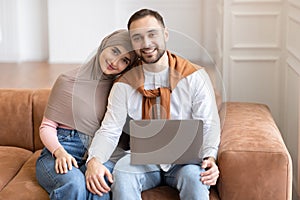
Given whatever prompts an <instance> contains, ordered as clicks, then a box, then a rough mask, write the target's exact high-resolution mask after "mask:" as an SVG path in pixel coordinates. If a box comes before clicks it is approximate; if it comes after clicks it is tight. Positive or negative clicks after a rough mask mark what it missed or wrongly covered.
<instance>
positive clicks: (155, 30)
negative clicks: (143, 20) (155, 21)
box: [131, 29, 159, 37]
mask: <svg viewBox="0 0 300 200" xmlns="http://www.w3.org/2000/svg"><path fill="white" fill-rule="evenodd" d="M158 30H159V29H150V30H148V31H147V33H153V32H158ZM141 35H142V34H141V33H134V34H132V35H131V37H136V36H141Z"/></svg>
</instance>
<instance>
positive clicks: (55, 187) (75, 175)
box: [36, 148, 87, 200]
mask: <svg viewBox="0 0 300 200" xmlns="http://www.w3.org/2000/svg"><path fill="white" fill-rule="evenodd" d="M54 166H55V158H53V157H52V155H51V153H50V152H49V151H48V150H47V149H46V148H44V149H43V151H42V153H41V156H40V157H39V158H38V160H37V163H36V178H37V180H38V182H39V184H40V185H41V186H42V187H43V188H44V189H45V190H46V191H47V192H48V193H49V195H50V199H78V200H79V199H86V197H87V190H86V186H85V176H84V174H83V173H82V172H81V171H80V169H77V168H75V167H73V168H72V170H71V171H68V173H66V174H57V173H56V171H55V169H54Z"/></svg>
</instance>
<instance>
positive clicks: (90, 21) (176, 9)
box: [48, 0, 201, 62]
mask: <svg viewBox="0 0 300 200" xmlns="http://www.w3.org/2000/svg"><path fill="white" fill-rule="evenodd" d="M144 7H147V8H152V9H154V10H158V11H159V12H160V13H161V14H162V15H163V17H164V19H165V23H166V25H167V26H168V27H169V28H170V29H171V32H173V33H174V34H175V33H176V34H178V33H180V36H182V35H184V34H185V36H184V37H185V38H187V37H191V38H192V39H193V40H195V41H196V42H198V43H200V42H201V12H199V10H201V1H198V0H186V1H182V0H172V1H171V0H165V1H146V0H140V1H136V0H111V1H98V0H88V1H87V0H76V1H74V0H51V1H48V9H49V11H48V14H49V61H50V62H82V61H83V60H85V58H86V57H87V55H88V54H89V53H90V52H91V51H93V50H94V49H95V48H96V47H97V46H98V45H99V43H100V41H101V39H102V38H103V37H104V36H105V35H107V34H108V33H110V32H112V31H114V30H115V29H118V28H125V29H127V21H128V19H129V17H130V15H131V14H133V13H134V12H135V11H137V10H139V9H140V8H144ZM176 34H175V35H176ZM171 37H172V34H171ZM177 37H179V36H177V35H176V37H175V38H171V42H169V45H170V46H169V47H170V48H173V46H175V47H176V46H177V47H178V46H179V47H180V48H181V51H182V52H184V53H185V55H188V56H190V58H192V59H194V58H195V57H196V55H194V54H193V52H195V51H193V48H194V47H190V45H189V44H186V45H185V44H183V43H182V42H180V41H177V40H176V38H177ZM172 39H173V40H172ZM189 41H191V39H190V40H189Z"/></svg>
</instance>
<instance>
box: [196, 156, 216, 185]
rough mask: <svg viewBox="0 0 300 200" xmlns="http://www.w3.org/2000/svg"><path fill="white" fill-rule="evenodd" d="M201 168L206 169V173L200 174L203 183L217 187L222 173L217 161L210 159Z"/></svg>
mask: <svg viewBox="0 0 300 200" xmlns="http://www.w3.org/2000/svg"><path fill="white" fill-rule="evenodd" d="M201 167H202V168H203V169H206V171H205V172H202V173H201V174H200V175H201V178H200V180H201V181H202V183H203V184H205V185H216V183H217V180H218V177H219V174H220V172H219V168H218V166H217V164H216V161H215V159H214V158H208V159H206V160H204V161H203V163H202V166H201Z"/></svg>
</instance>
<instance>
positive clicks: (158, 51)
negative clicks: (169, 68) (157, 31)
mask: <svg viewBox="0 0 300 200" xmlns="http://www.w3.org/2000/svg"><path fill="white" fill-rule="evenodd" d="M165 51H166V50H165V49H159V50H157V54H156V55H157V56H156V58H154V60H152V59H153V58H152V57H151V58H149V59H148V58H145V57H144V56H143V54H142V55H141V59H142V61H143V62H144V63H146V64H153V63H156V62H157V61H159V59H160V58H161V57H162V56H163V55H164V53H165Z"/></svg>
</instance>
